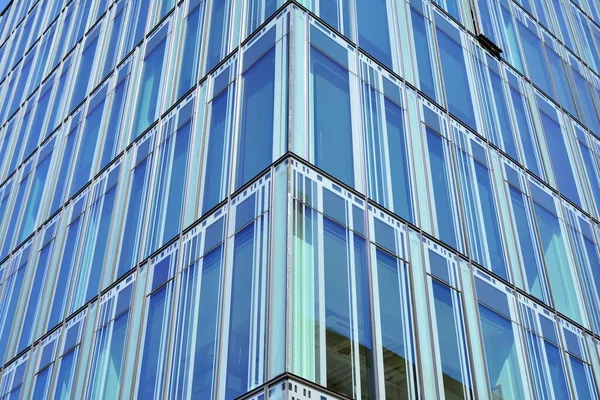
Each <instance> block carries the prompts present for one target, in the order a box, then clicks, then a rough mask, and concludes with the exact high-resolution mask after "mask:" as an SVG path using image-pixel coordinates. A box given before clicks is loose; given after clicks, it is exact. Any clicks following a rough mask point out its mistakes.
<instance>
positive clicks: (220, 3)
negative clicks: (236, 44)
mask: <svg viewBox="0 0 600 400" xmlns="http://www.w3.org/2000/svg"><path fill="white" fill-rule="evenodd" d="M230 8H231V0H216V1H213V3H212V12H211V15H210V31H209V34H210V37H209V38H208V45H207V48H206V69H205V71H206V72H208V71H210V70H212V69H213V68H214V67H215V66H216V65H217V64H218V63H219V61H221V60H222V59H223V58H224V56H225V51H226V50H225V49H224V48H226V47H227V41H228V37H227V35H228V33H229V30H228V27H229V12H228V11H229V9H230Z"/></svg>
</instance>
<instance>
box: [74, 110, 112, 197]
mask: <svg viewBox="0 0 600 400" xmlns="http://www.w3.org/2000/svg"><path fill="white" fill-rule="evenodd" d="M103 114H104V100H102V101H101V102H100V103H99V104H98V105H97V106H96V108H94V109H93V110H92V111H90V112H89V113H88V115H87V117H86V119H85V125H84V127H83V133H82V134H81V140H80V143H79V149H78V151H77V161H76V163H75V169H74V170H73V180H72V181H71V188H70V190H69V197H71V196H73V195H74V194H75V193H77V191H78V190H79V189H81V188H82V187H83V186H84V185H85V184H86V183H87V182H88V181H89V180H90V177H91V174H92V172H93V171H92V163H93V161H94V154H95V153H96V145H97V143H98V136H99V133H100V127H101V126H102V115H103Z"/></svg>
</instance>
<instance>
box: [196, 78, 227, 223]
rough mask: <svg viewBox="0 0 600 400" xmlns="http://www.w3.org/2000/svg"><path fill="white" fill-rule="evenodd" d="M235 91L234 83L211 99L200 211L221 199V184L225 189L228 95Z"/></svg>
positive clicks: (209, 207)
mask: <svg viewBox="0 0 600 400" xmlns="http://www.w3.org/2000/svg"><path fill="white" fill-rule="evenodd" d="M234 93H235V84H233V85H231V87H230V88H229V89H227V90H225V91H223V92H221V94H219V96H217V97H216V98H215V99H214V100H213V101H212V107H211V110H212V114H211V118H210V128H209V132H208V150H207V161H206V172H205V174H204V176H205V178H204V179H205V181H204V202H203V205H202V213H203V214H204V213H206V212H207V211H208V210H210V209H211V208H212V207H214V206H215V205H217V204H218V203H219V201H221V199H222V196H223V186H225V189H227V184H226V183H224V182H223V181H224V180H225V181H227V177H226V176H227V171H228V166H229V146H230V144H229V143H230V137H231V124H228V120H229V119H230V116H229V115H228V110H229V107H228V105H229V102H230V101H231V100H230V97H233V96H234Z"/></svg>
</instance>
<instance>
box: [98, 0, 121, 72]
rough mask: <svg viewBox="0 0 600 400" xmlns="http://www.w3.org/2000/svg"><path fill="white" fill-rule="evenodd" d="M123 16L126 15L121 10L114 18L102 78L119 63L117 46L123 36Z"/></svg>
mask: <svg viewBox="0 0 600 400" xmlns="http://www.w3.org/2000/svg"><path fill="white" fill-rule="evenodd" d="M123 14H125V12H124V11H123V10H120V11H118V14H117V15H115V17H114V18H113V24H112V28H111V31H110V39H109V41H108V47H106V51H105V54H106V56H105V57H106V58H105V59H104V67H103V68H102V74H101V76H102V77H104V76H106V75H107V74H108V73H109V72H110V71H111V70H112V69H113V68H114V66H115V62H116V61H117V56H118V54H117V46H118V44H119V39H120V38H121V35H122V29H123Z"/></svg>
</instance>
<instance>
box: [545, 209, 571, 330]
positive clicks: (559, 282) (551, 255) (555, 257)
mask: <svg viewBox="0 0 600 400" xmlns="http://www.w3.org/2000/svg"><path fill="white" fill-rule="evenodd" d="M534 209H535V214H536V220H537V225H538V231H539V235H540V240H541V245H542V250H543V254H544V261H545V262H546V270H547V272H548V281H549V283H550V288H551V289H552V297H553V298H554V305H555V307H556V309H557V310H558V311H560V312H562V313H564V314H565V315H567V316H569V317H570V318H572V319H574V320H575V321H578V322H579V323H581V314H580V308H579V304H578V301H577V297H576V296H575V295H574V294H575V293H576V292H575V286H574V282H573V278H572V276H571V266H570V263H569V260H568V258H567V249H566V248H565V242H564V239H563V235H562V229H561V227H560V222H559V219H558V217H556V216H555V215H554V214H552V213H551V212H549V211H548V210H546V209H545V208H543V207H541V206H539V205H538V204H537V203H536V204H534Z"/></svg>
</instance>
